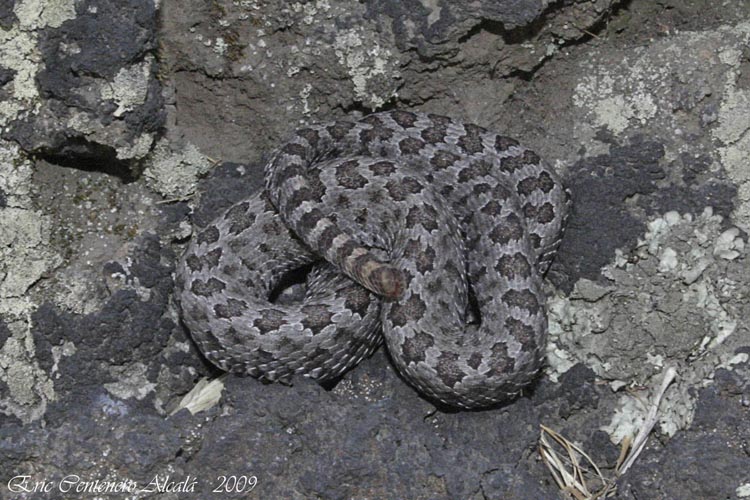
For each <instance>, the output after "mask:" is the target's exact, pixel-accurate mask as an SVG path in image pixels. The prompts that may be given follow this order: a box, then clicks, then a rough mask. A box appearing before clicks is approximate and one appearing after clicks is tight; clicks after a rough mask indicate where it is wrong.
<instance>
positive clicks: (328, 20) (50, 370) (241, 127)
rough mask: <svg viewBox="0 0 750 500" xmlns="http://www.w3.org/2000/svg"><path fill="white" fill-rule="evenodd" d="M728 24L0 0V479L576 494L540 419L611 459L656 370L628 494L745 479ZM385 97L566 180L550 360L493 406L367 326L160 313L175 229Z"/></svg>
mask: <svg viewBox="0 0 750 500" xmlns="http://www.w3.org/2000/svg"><path fill="white" fill-rule="evenodd" d="M748 42H750V6H748V5H747V4H746V3H744V2H731V3H729V4H727V5H718V3H717V2H708V1H703V0H691V1H681V0H679V1H678V0H660V1H658V2H651V1H647V0H633V1H631V2H619V3H618V2H609V1H604V0H579V1H567V0H566V1H562V2H555V3H550V2H543V1H541V0H512V1H502V2H496V1H474V2H465V1H457V2H438V1H432V2H427V1H420V2H417V1H413V0H409V1H395V0H386V1H375V0H366V1H363V2H354V3H353V2H343V1H333V0H313V1H308V2H299V3H294V2H291V3H290V2H286V1H282V0H271V1H264V2H260V1H255V0H247V1H235V0H216V1H212V2H204V1H199V0H187V1H177V0H162V1H161V2H152V1H145V0H143V1H142V0H127V1H120V2H114V1H96V2H94V1H89V0H75V1H74V0H56V1H54V2H42V1H40V0H15V1H11V2H5V3H3V4H0V471H1V472H0V497H2V498H6V497H7V498H14V499H26V498H29V499H30V498H34V499H37V498H39V499H44V498H50V499H51V498H57V497H58V496H59V494H60V491H59V490H60V488H63V487H65V485H70V484H72V483H71V481H74V480H75V478H72V477H70V475H71V474H74V475H77V476H78V477H79V478H80V481H81V482H79V483H78V485H83V484H84V483H83V481H94V480H99V481H100V482H101V483H106V484H117V483H118V482H120V484H121V485H122V487H123V488H127V487H130V488H132V489H131V490H128V491H130V493H129V494H126V493H124V492H123V491H121V492H120V493H118V494H113V495H112V496H110V497H111V498H126V497H127V498H144V497H147V496H148V495H149V493H148V491H147V490H148V489H152V490H153V489H154V488H159V487H161V488H162V491H161V496H160V497H163V498H181V497H183V495H184V496H187V493H184V492H188V491H193V492H194V493H200V495H199V496H200V497H201V498H226V497H228V496H231V495H230V494H228V493H226V492H223V493H221V492H215V491H213V490H214V488H216V487H221V486H222V483H221V477H222V476H229V477H234V478H239V481H240V483H237V484H241V483H242V481H244V480H245V479H248V478H251V477H254V478H256V479H257V484H255V486H254V487H253V488H252V491H250V492H249V493H248V492H246V493H245V494H244V495H245V497H250V498H292V499H307V498H325V499H337V498H341V499H347V498H372V499H376V498H378V499H379V498H415V499H419V498H425V499H437V498H446V499H453V498H466V499H476V500H479V499H516V498H518V499H528V498H534V499H537V498H538V499H547V498H549V499H555V498H566V497H565V496H564V495H563V494H562V493H561V492H560V490H559V488H558V487H557V485H556V484H555V483H554V481H553V479H552V476H551V475H550V473H549V471H548V470H547V468H546V467H545V466H544V464H543V463H542V461H541V460H540V458H539V453H538V441H539V436H540V425H545V426H548V427H550V428H552V429H554V430H556V431H557V432H559V433H560V434H562V435H564V436H566V437H567V438H568V439H569V440H571V441H572V442H575V443H576V444H578V445H579V446H580V447H581V448H582V449H584V450H585V451H586V452H587V453H588V454H589V455H590V456H591V458H592V459H593V460H594V461H595V462H596V463H597V465H598V466H599V467H600V468H601V469H602V471H603V473H604V474H605V475H606V476H607V477H609V478H611V479H615V478H616V473H615V470H614V469H615V464H616V463H617V459H618V455H619V446H618V443H619V442H620V440H622V439H623V438H624V437H626V436H630V437H632V436H633V435H635V433H636V432H637V431H638V429H639V428H640V427H641V426H642V425H643V420H644V418H645V415H646V412H647V405H646V404H644V402H647V401H649V399H650V398H652V397H653V394H654V392H655V388H656V387H657V386H658V384H659V383H660V381H661V377H662V376H663V373H664V371H665V369H666V368H667V367H674V368H676V370H677V372H678V374H679V377H678V379H677V380H676V381H675V382H674V383H673V384H672V386H671V387H670V388H669V389H668V391H667V393H666V395H665V398H664V400H663V401H662V404H661V405H660V407H659V414H658V416H659V418H658V423H657V426H656V428H655V432H654V433H653V434H652V435H651V437H650V439H649V441H648V444H647V447H646V449H645V451H644V452H643V454H642V455H641V456H640V457H639V458H638V459H637V460H636V462H635V465H634V466H633V468H632V469H630V470H629V471H628V472H627V473H626V474H625V475H624V476H622V477H621V478H619V480H618V481H617V486H618V498H627V499H631V498H632V499H636V498H639V499H643V498H654V499H656V498H669V499H672V498H696V499H718V498H730V499H735V498H737V499H741V498H750V476H749V475H748V471H749V470H750V458H748V457H750V451H749V450H748V447H749V446H750V444H749V443H750V435H749V434H748V429H749V427H748V426H747V425H746V422H747V421H748V420H749V419H750V383H749V382H748V377H749V376H750V335H749V332H748V326H747V324H746V322H745V321H744V318H747V317H748V316H749V315H750V314H749V313H750V311H748V308H749V307H750V305H749V304H748V297H750V267H748V266H747V260H748V252H750V247H749V246H748V245H747V233H748V232H750V175H748V173H747V172H748V171H750V170H748V167H747V162H748V158H750V120H748V119H747V116H750V79H748V74H750V71H749V70H748V68H749V67H748V57H747V49H746V48H747V46H748ZM390 108H405V109H418V110H421V111H429V112H438V113H441V114H449V115H452V116H455V117H458V118H462V119H464V120H467V121H471V122H475V123H478V124H480V125H484V126H487V127H488V128H491V129H493V130H498V131H502V132H503V133H505V134H507V135H510V136H514V137H517V138H519V139H521V140H522V142H523V143H524V144H525V145H527V146H530V147H531V148H533V149H534V150H536V151H537V152H538V153H539V154H540V155H541V156H543V157H544V158H546V159H547V160H548V161H549V162H550V163H551V164H553V165H554V166H555V167H556V168H557V169H558V170H559V171H560V172H561V173H562V174H563V175H564V176H565V178H566V179H567V182H568V185H569V186H570V187H571V189H572V191H573V193H574V202H575V209H574V213H573V216H572V219H571V222H570V226H569V229H568V231H567V234H566V237H565V239H564V242H563V246H562V248H561V250H560V254H559V256H558V259H557V260H556V262H555V263H554V265H553V268H552V269H551V271H550V273H549V274H548V281H549V287H548V291H549V296H550V299H549V303H548V310H549V319H550V343H549V347H548V368H547V371H546V373H545V375H544V377H542V378H541V380H540V381H539V383H538V384H537V385H536V386H535V387H533V388H530V389H529V391H528V392H527V393H526V394H524V395H523V397H521V398H519V399H518V400H517V401H514V402H512V403H510V404H508V405H506V406H504V407H502V408H498V409H494V410H490V411H482V412H458V413H450V412H444V411H441V410H440V409H437V408H435V407H433V406H432V405H431V404H430V403H429V402H427V401H425V400H423V399H422V398H420V397H419V396H418V395H417V394H416V393H415V392H414V391H413V390H411V389H410V388H409V386H407V385H406V384H405V383H404V382H403V381H402V380H400V379H399V377H398V376H397V375H396V374H395V372H394V370H393V368H392V367H391V365H390V364H389V362H388V359H387V356H386V355H385V353H383V352H379V353H377V354H376V355H375V356H373V357H372V358H371V359H369V360H367V361H366V362H364V363H363V364H362V365H361V366H359V367H357V368H356V369H354V370H353V371H351V372H350V373H348V374H347V375H346V376H345V377H344V378H343V379H342V380H341V381H340V382H339V383H338V384H335V385H334V386H332V387H325V388H323V387H320V386H318V385H316V384H313V383H311V382H309V381H305V380H299V381H295V383H294V385H293V386H291V387H289V386H282V385H264V384H261V383H259V382H257V381H256V380H252V379H246V378H239V377H232V376H230V377H226V378H224V377H221V374H220V373H218V372H217V371H216V370H215V369H214V368H212V367H211V366H210V365H208V364H207V362H206V361H205V360H204V359H203V358H202V357H201V356H200V354H199V353H198V352H197V350H196V349H195V347H194V345H193V344H192V342H191V341H190V338H189V333H188V332H187V331H185V330H184V328H183V327H182V325H181V324H180V322H179V317H178V314H177V309H176V307H175V305H174V302H173V297H172V292H173V286H174V284H173V278H172V272H173V269H174V265H175V261H176V259H177V256H178V255H179V253H180V251H181V249H182V245H183V244H184V242H185V241H187V239H188V238H189V237H190V235H191V231H192V226H193V225H195V226H201V225H205V224H207V223H208V222H210V220H211V219H212V217H215V216H216V215H217V214H218V213H220V211H221V210H223V209H224V208H226V207H227V206H229V205H230V204H231V203H233V202H235V201H237V200H239V199H241V198H242V197H244V196H247V195H248V194H250V193H253V192H255V191H256V190H257V189H259V188H260V185H261V176H260V172H261V169H262V164H263V158H264V157H265V156H266V155H267V154H268V153H269V152H270V151H271V150H272V149H273V148H275V147H277V146H279V144H280V143H281V141H282V140H283V137H284V136H285V135H286V134H288V133H289V132H290V131H291V130H292V129H294V128H296V127H298V126H299V125H301V124H304V123H310V122H313V121H318V120H328V119H332V118H340V117H344V116H349V117H357V116H361V114H363V113H367V112H369V111H371V110H378V109H390ZM217 377H219V379H218V381H219V386H222V385H223V390H222V391H221V394H216V393H210V391H209V390H205V391H204V392H203V393H202V396H204V397H206V398H208V399H209V400H210V401H214V402H215V401H216V400H218V403H216V404H214V405H213V406H211V407H210V408H208V409H205V410H203V411H200V412H198V413H196V414H194V415H193V414H191V413H190V412H189V411H188V410H187V409H185V408H183V409H179V408H181V407H182V406H184V404H183V403H181V400H182V399H183V396H185V395H186V394H188V393H190V391H191V389H193V387H194V386H195V385H196V383H197V382H198V381H199V380H202V379H216V378H217ZM211 387H213V386H211ZM198 404H199V403H197V402H195V400H193V402H192V403H190V405H188V406H189V407H190V408H194V405H198ZM204 406H205V405H204ZM208 406H210V404H209V405H208ZM16 476H21V478H20V479H18V478H16V479H15V480H12V478H14V477H16ZM23 476H28V478H27V482H26V483H23V482H22V481H23ZM66 477H67V479H66ZM243 477H244V478H245V479H243ZM154 478H158V480H159V485H156V484H154V483H153V480H154ZM129 481H131V482H132V483H129ZM181 482H182V483H181ZM133 484H137V486H133ZM251 484H253V483H252V481H251V482H250V483H248V484H247V485H246V486H245V487H246V488H247V489H249V488H250V485H251ZM45 485H51V486H52V487H53V489H54V492H52V493H51V492H44V491H39V490H37V491H24V488H25V489H26V490H29V489H33V488H42V489H43V488H44V487H45ZM223 486H225V487H226V486H229V484H228V483H224V485H223ZM89 487H93V486H89ZM163 490H171V491H163ZM71 495H72V494H71ZM118 495H119V496H118ZM93 496H94V494H93V493H91V492H90V491H89V492H83V493H76V494H75V495H73V497H75V498H78V497H80V498H89V497H93Z"/></svg>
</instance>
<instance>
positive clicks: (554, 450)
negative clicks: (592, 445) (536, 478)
mask: <svg viewBox="0 0 750 500" xmlns="http://www.w3.org/2000/svg"><path fill="white" fill-rule="evenodd" d="M541 429H542V435H541V438H540V440H539V453H540V455H541V456H542V460H543V461H544V463H545V464H546V465H547V468H548V469H549V470H550V472H551V473H552V477H553V478H554V480H555V482H556V483H557V485H558V486H559V487H560V489H561V490H563V491H565V492H566V493H568V494H570V495H571V496H572V497H573V498H575V499H576V500H594V499H598V498H604V497H605V496H606V495H608V494H609V493H610V492H614V485H613V483H612V481H610V480H608V479H607V478H606V477H604V475H603V474H602V472H601V470H599V467H598V466H597V465H596V464H595V463H594V461H593V460H591V457H589V456H588V455H587V454H586V452H584V451H583V450H582V449H581V448H579V447H578V446H576V445H575V444H573V443H572V442H570V441H568V440H567V439H566V438H565V437H564V436H562V435H560V434H558V433H557V432H555V431H553V430H552V429H550V428H549V427H546V426H544V425H542V426H541ZM550 439H551V440H552V442H551V441H550ZM553 443H554V444H553ZM581 459H584V460H585V462H584V464H581ZM592 471H593V472H592ZM587 477H588V478H590V479H588V480H587ZM591 481H596V482H597V483H600V484H601V488H600V489H599V490H598V491H594V492H592V491H591V489H592V488H591V487H590V486H589V484H588V483H589V482H591Z"/></svg>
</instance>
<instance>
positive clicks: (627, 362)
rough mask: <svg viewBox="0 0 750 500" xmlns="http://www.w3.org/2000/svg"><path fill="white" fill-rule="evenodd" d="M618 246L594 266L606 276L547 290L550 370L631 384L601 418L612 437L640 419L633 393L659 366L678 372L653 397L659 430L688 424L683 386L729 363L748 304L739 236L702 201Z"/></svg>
mask: <svg viewBox="0 0 750 500" xmlns="http://www.w3.org/2000/svg"><path fill="white" fill-rule="evenodd" d="M626 253H628V254H629V255H630V259H621V258H620V259H618V258H615V259H614V262H613V263H612V264H610V265H608V266H606V267H605V268H604V269H603V273H602V274H603V275H604V276H605V277H606V278H608V279H609V280H610V283H611V285H609V286H603V285H596V286H594V285H593V284H592V283H591V282H588V281H587V280H581V281H579V282H578V283H577V284H576V286H575V289H574V291H573V293H571V295H570V297H569V298H564V297H560V296H557V297H553V298H552V299H551V301H550V303H549V307H548V310H549V317H550V337H551V341H550V343H549V347H548V356H547V357H548V362H549V366H550V371H552V372H553V373H552V375H551V376H553V377H558V376H559V374H560V373H562V372H564V371H565V370H567V369H569V368H570V367H571V366H572V365H573V364H575V363H583V364H585V365H586V366H589V367H590V368H591V369H592V370H593V371H594V372H595V373H596V375H597V377H599V378H600V379H602V380H603V381H605V382H608V383H609V384H610V386H611V387H612V389H613V390H621V389H622V388H624V387H630V390H629V391H628V392H623V394H622V395H621V397H620V401H619V404H618V409H617V410H616V412H615V414H614V415H613V417H612V420H611V422H610V424H608V425H607V426H605V428H604V430H605V431H607V432H608V433H609V434H610V436H611V438H612V440H613V441H614V442H619V440H620V439H621V438H622V437H623V436H625V435H630V434H631V433H632V431H633V430H634V429H637V428H639V427H640V425H641V422H642V420H643V418H644V415H645V413H644V412H645V407H644V405H643V404H642V403H641V400H648V394H649V393H650V392H651V391H653V390H654V388H655V387H657V386H658V385H659V380H660V378H661V373H662V371H663V369H664V368H665V367H666V366H673V367H675V368H676V370H677V372H678V374H679V377H678V380H677V382H676V383H674V384H673V385H672V387H671V388H670V389H669V390H668V391H667V393H666V395H665V397H664V400H663V402H662V412H661V413H660V415H661V417H660V418H661V420H660V427H661V430H662V432H664V433H666V434H668V435H672V434H674V433H675V432H676V431H677V430H679V429H682V428H685V427H686V426H687V425H689V424H690V422H691V420H692V415H693V412H694V394H695V393H694V392H692V393H691V388H694V387H701V386H704V385H706V384H709V383H710V381H711V379H712V377H713V373H714V371H715V370H716V369H717V368H719V367H730V368H731V366H732V363H731V362H730V361H731V360H732V359H734V357H735V356H736V349H737V348H738V347H740V346H741V344H742V337H743V336H744V335H746V334H747V327H746V326H745V325H744V324H743V323H742V321H741V318H744V317H747V316H748V314H749V313H750V310H749V309H750V306H749V305H748V304H746V302H745V301H744V300H743V297H746V296H748V295H750V284H748V283H750V270H748V269H747V267H746V266H745V265H744V260H745V258H746V257H747V253H748V252H747V246H746V244H745V241H744V239H743V237H742V236H741V233H740V232H739V231H738V230H737V229H736V228H729V229H724V228H723V227H722V217H720V216H718V215H715V214H714V213H713V210H711V209H710V208H707V209H706V210H704V211H703V213H701V214H700V215H698V216H693V215H691V214H684V215H682V214H679V213H677V212H668V213H666V214H664V216H662V217H658V218H656V219H654V220H652V221H651V222H649V224H648V230H647V231H646V233H645V234H644V235H643V237H642V238H641V239H640V240H639V241H638V243H637V245H636V247H635V248H634V249H632V250H631V251H629V252H626ZM609 290H611V292H610V293H607V291H609ZM738 332H741V333H742V334H739V333H738ZM735 364H736V363H735Z"/></svg>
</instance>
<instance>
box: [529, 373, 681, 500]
mask: <svg viewBox="0 0 750 500" xmlns="http://www.w3.org/2000/svg"><path fill="white" fill-rule="evenodd" d="M676 376H677V371H676V370H675V369H674V368H672V367H669V368H667V369H666V370H665V372H664V378H663V379H662V382H661V385H660V386H659V388H658V390H657V392H656V394H654V397H653V398H651V401H650V402H649V403H647V407H648V413H647V414H646V417H645V419H644V422H643V425H642V426H641V428H640V430H639V431H638V435H637V436H636V437H635V439H631V438H629V437H626V438H625V439H624V440H623V441H622V443H621V447H620V456H619V457H618V458H617V465H616V467H615V470H616V471H617V476H618V477H619V476H622V475H623V474H625V472H627V470H628V469H629V468H630V467H631V466H632V465H633V463H635V460H636V458H638V455H640V453H641V451H643V449H644V448H645V445H646V440H647V439H648V436H649V434H650V433H651V431H652V430H653V428H654V425H656V422H657V420H658V419H657V414H658V411H659V405H660V403H661V400H662V398H663V397H664V393H665V392H666V390H667V387H669V385H670V384H671V383H672V381H673V380H674V379H675V377H676ZM541 430H542V433H541V436H540V438H539V454H540V455H541V457H542V460H543V461H544V463H545V465H546V466H547V468H548V469H549V470H550V472H551V473H552V477H553V478H554V480H555V483H557V485H558V487H559V488H560V489H561V490H562V491H564V492H566V493H568V494H569V495H571V496H572V497H573V498H575V499H576V500H595V499H600V498H608V497H611V496H613V495H614V494H615V491H616V489H617V486H616V485H615V482H614V480H611V479H607V478H606V477H604V475H603V474H602V472H601V470H599V467H598V466H597V465H596V464H595V463H594V461H593V460H591V457H589V456H588V455H587V454H586V453H585V452H584V451H583V450H582V449H581V448H579V447H578V446H576V445H575V444H573V443H572V442H570V441H568V440H567V439H566V438H565V437H564V436H562V435H561V434H559V433H557V432H555V431H553V430H552V429H550V428H549V427H547V426H544V425H542V426H541ZM581 459H584V460H585V462H584V464H583V465H582V464H581ZM587 480H588V481H594V480H595V481H596V482H597V483H600V484H601V488H600V489H599V490H598V491H595V492H591V491H590V490H591V489H592V488H591V486H590V485H589V484H588V483H587Z"/></svg>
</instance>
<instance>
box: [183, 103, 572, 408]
mask: <svg viewBox="0 0 750 500" xmlns="http://www.w3.org/2000/svg"><path fill="white" fill-rule="evenodd" d="M569 206H570V195H569V192H568V191H567V190H566V189H565V188H564V187H563V186H562V184H561V182H560V180H559V178H558V176H557V175H556V173H555V172H553V171H552V170H551V169H550V168H548V167H547V166H545V164H544V163H543V162H542V161H541V160H540V158H539V157H538V156H537V155H536V154H535V153H533V152H532V151H530V150H528V149H526V148H524V147H523V146H521V145H520V144H519V143H518V142H517V141H515V140H513V139H510V138H508V137H504V136H501V135H497V134H494V133H492V132H489V131H487V130H486V129H484V128H482V127H480V126H477V125H472V124H466V123H461V122H458V121H455V120H453V119H450V118H447V117H443V116H438V115H432V114H422V113H414V112H407V111H388V112H381V113H375V114H372V115H369V116H366V117H364V118H363V119H361V120H359V121H337V122H332V123H325V124H320V125H313V126H308V127H306V128H302V129H300V130H297V131H296V132H295V133H294V134H293V136H292V138H291V139H290V140H289V141H288V142H286V143H285V144H284V145H283V146H282V147H281V148H280V149H278V150H277V151H276V152H275V153H274V154H273V155H272V157H271V159H270V161H269V162H268V163H267V165H266V168H265V189H264V190H263V191H262V192H261V193H259V194H257V195H255V196H253V197H251V198H248V199H246V200H243V201H241V202H239V203H237V204H235V205H233V206H232V207H230V208H229V209H228V210H227V211H226V212H225V213H224V214H223V215H221V216H220V217H218V218H217V219H216V220H215V221H214V222H212V223H211V224H209V225H208V226H206V227H205V228H202V229H201V230H200V231H198V232H197V233H196V234H195V235H194V237H193V238H192V239H191V241H190V243H189V245H188V248H187V249H186V251H185V254H184V256H183V258H182V260H181V261H180V263H179V264H178V268H177V284H178V293H177V296H178V301H179V304H180V308H181V313H182V318H183V321H184V323H185V324H186V326H187V327H188V328H189V329H190V331H191V333H192V336H193V338H194V340H195V341H196V344H197V345H198V347H199V349H200V350H201V351H202V352H203V354H204V355H205V356H206V358H208V359H209V360H210V361H211V362H213V363H214V364H215V365H217V366H218V367H220V368H222V369H224V370H227V371H233V372H239V373H245V374H249V375H251V376H254V377H258V378H261V379H263V380H268V381H287V380H289V378H290V377H291V376H292V375H293V374H301V375H304V376H307V377H311V378H313V379H316V380H319V381H327V380H332V379H335V378H336V377H338V376H340V375H341V374H343V373H344V372H345V371H346V370H348V369H350V368H351V367H353V366H354V365H356V364H357V363H358V362H359V361H360V360H362V359H363V358H365V357H367V356H369V355H370V354H371V353H372V352H373V351H374V350H375V349H377V347H378V346H379V345H380V344H381V343H382V342H383V341H385V343H386V345H387V348H388V351H389V353H390V355H391V358H392V360H393V363H394V365H395V366H396V368H397V369H398V371H399V372H400V373H401V375H402V376H403V378H404V379H406V380H407V381H408V382H409V383H410V384H411V385H413V386H414V387H415V388H416V389H417V390H418V391H420V392H421V393H423V394H424V395H425V396H427V397H429V398H431V399H433V400H436V401H438V402H441V403H443V404H446V405H449V406H452V407H458V408H480V407H486V406H491V405H494V404H496V403H499V402H502V401H506V400H508V399H510V398H512V397H514V396H515V395H516V394H518V393H519V392H520V390H521V389H522V388H523V387H524V386H525V385H527V384H528V383H529V382H530V381H531V380H532V379H533V378H534V377H535V376H536V374H537V372H538V371H539V369H540V367H541V364H542V359H543V351H544V344H545V338H546V332H547V324H546V313H545V297H544V294H543V291H542V276H543V275H544V273H545V272H546V270H547V269H548V267H549V264H550V261H551V259H552V258H553V257H554V254H555V252H556V250H557V247H558V245H559V242H560V239H561V238H562V233H563V230H564V226H565V221H566V218H567V214H568V212H569ZM300 269H302V270H304V271H305V272H307V274H306V278H305V291H304V297H303V298H301V299H297V300H281V298H280V297H278V295H279V294H278V290H279V289H283V288H284V287H285V286H286V285H287V284H288V283H289V276H292V275H293V274H294V273H295V272H298V273H299V272H300Z"/></svg>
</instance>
